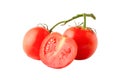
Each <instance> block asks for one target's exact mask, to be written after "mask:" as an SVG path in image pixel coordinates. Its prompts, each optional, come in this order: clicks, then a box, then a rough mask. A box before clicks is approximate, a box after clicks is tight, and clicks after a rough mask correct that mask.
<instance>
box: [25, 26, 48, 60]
mask: <svg viewBox="0 0 120 80" xmlns="http://www.w3.org/2000/svg"><path fill="white" fill-rule="evenodd" d="M48 34H49V31H48V30H47V29H46V28H44V27H39V26H37V27H34V28H32V29H30V30H28V32H27V33H26V34H25V36H24V39H23V50H24V51H25V53H26V54H27V56H29V57H30V58H33V59H36V60H40V56H39V49H40V46H41V43H42V41H43V39H44V38H45V37H46V36H47V35H48Z"/></svg>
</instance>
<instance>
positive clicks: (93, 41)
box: [64, 26, 98, 60]
mask: <svg viewBox="0 0 120 80" xmlns="http://www.w3.org/2000/svg"><path fill="white" fill-rule="evenodd" d="M64 35H65V36H67V37H69V38H72V39H74V40H75V41H76V43H77V45H78V53H77V56H76V58H75V59H77V60H83V59H87V58H89V57H90V56H92V54H93V53H94V52H95V50H96V48H97V42H98V41H97V36H96V34H95V32H94V31H93V30H92V29H91V28H88V27H86V28H82V27H76V26H75V27H70V28H68V29H67V30H66V31H65V32H64Z"/></svg>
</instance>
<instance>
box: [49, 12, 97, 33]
mask: <svg viewBox="0 0 120 80" xmlns="http://www.w3.org/2000/svg"><path fill="white" fill-rule="evenodd" d="M79 17H84V23H83V27H84V28H85V27H86V17H91V18H93V19H94V20H95V19H96V17H95V16H94V14H92V13H91V14H86V13H83V14H77V15H76V16H73V17H72V18H70V19H68V20H64V21H60V22H58V23H56V24H55V25H54V26H53V27H52V28H51V29H50V30H49V31H50V32H52V30H53V29H54V28H55V27H56V26H58V25H59V24H62V23H63V25H65V24H67V23H68V22H70V21H72V20H74V19H77V18H79Z"/></svg>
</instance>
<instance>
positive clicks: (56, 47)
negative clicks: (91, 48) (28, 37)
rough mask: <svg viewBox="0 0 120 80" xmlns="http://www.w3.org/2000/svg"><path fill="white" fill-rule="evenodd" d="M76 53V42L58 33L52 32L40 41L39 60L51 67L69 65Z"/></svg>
mask: <svg viewBox="0 0 120 80" xmlns="http://www.w3.org/2000/svg"><path fill="white" fill-rule="evenodd" d="M76 55H77V44H76V42H75V41H74V40H73V39H71V38H68V37H65V36H62V35H61V34H60V33H57V32H53V33H51V34H50V35H48V36H47V37H46V38H45V39H44V40H43V42H42V45H41V49H40V58H41V61H42V62H43V63H44V64H46V65H47V66H49V67H51V68H57V69H58V68H63V67H65V66H67V65H69V64H70V63H71V62H72V61H73V60H74V58H75V57H76Z"/></svg>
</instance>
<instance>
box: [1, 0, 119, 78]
mask: <svg viewBox="0 0 120 80" xmlns="http://www.w3.org/2000/svg"><path fill="white" fill-rule="evenodd" d="M83 12H85V13H94V15H95V16H96V18H97V19H96V20H93V19H91V18H88V19H87V20H88V22H87V25H88V26H90V27H92V28H95V29H96V31H97V36H98V41H99V43H98V48H97V50H96V52H95V53H94V55H93V56H92V57H91V58H89V59H87V60H83V61H73V62H72V64H70V65H69V66H67V67H66V68H63V69H52V68H49V67H47V66H45V65H44V64H43V63H42V62H41V61H37V60H33V59H31V58H29V57H27V56H26V54H25V53H24V51H23V49H22V41H23V37H24V35H25V33H26V31H28V30H29V29H30V28H32V27H35V26H36V25H37V24H38V23H46V24H47V25H48V26H49V28H50V27H51V26H53V25H54V24H55V23H57V22H58V21H61V20H65V19H68V18H71V17H72V16H75V15H76V14H79V13H83ZM76 22H79V21H76ZM72 23H74V22H72ZM68 25H69V24H67V26H68ZM61 29H65V28H63V27H59V30H58V28H56V29H55V30H54V31H60V32H61V31H62V30H61ZM119 29H120V12H119V0H1V1H0V80H120V46H119V45H120V35H119V34H120V30H119ZM63 31H64V30H63ZM61 33H62V32H61Z"/></svg>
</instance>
